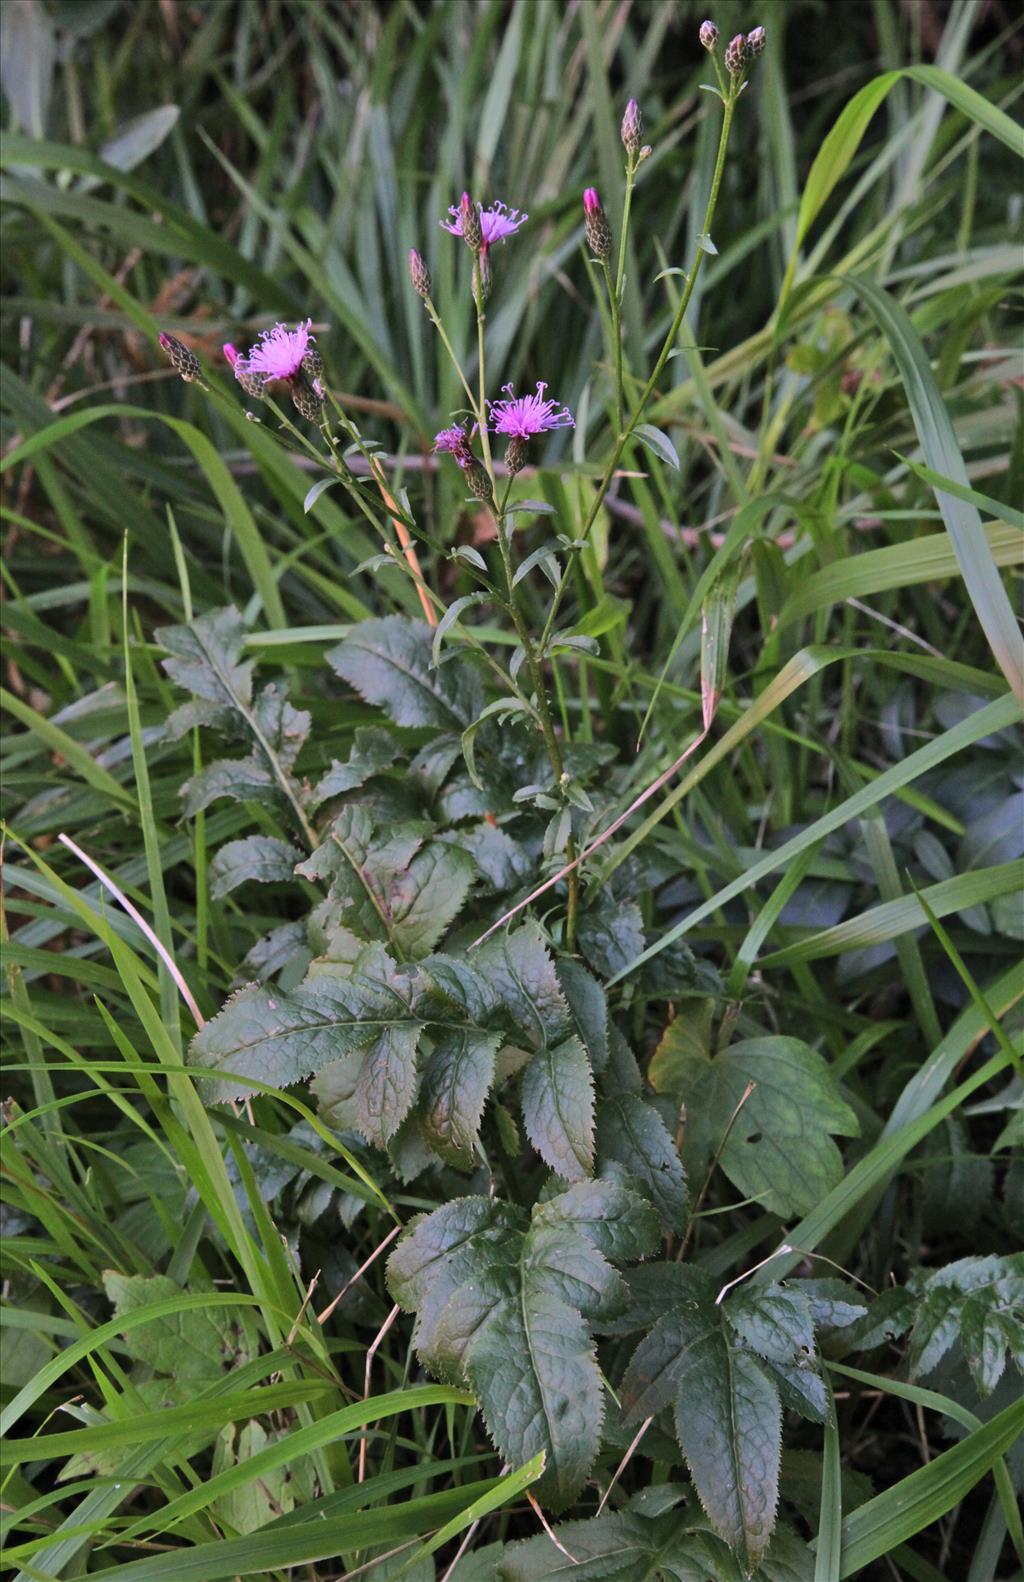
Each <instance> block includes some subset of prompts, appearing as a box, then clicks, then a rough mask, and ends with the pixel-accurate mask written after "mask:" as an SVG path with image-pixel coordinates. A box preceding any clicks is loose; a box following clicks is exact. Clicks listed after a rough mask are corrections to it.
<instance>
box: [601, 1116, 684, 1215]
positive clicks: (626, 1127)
mask: <svg viewBox="0 0 1024 1582" xmlns="http://www.w3.org/2000/svg"><path fill="white" fill-rule="evenodd" d="M597 1153H598V1161H599V1163H600V1164H602V1165H603V1164H604V1162H605V1161H607V1160H614V1161H616V1162H617V1163H618V1164H620V1165H622V1166H623V1168H624V1169H625V1170H626V1171H628V1173H629V1174H630V1175H631V1176H634V1177H635V1178H636V1180H637V1181H638V1182H639V1183H640V1185H641V1186H642V1188H643V1190H644V1192H645V1193H646V1194H647V1196H649V1198H650V1200H651V1202H652V1203H653V1204H654V1207H655V1208H656V1209H657V1211H658V1216H659V1218H660V1219H661V1223H662V1225H663V1226H664V1228H665V1230H666V1231H673V1230H680V1229H681V1228H682V1225H683V1222H684V1220H685V1218H686V1176H685V1174H684V1172H683V1165H682V1161H681V1159H680V1158H679V1153H678V1151H677V1149H676V1146H675V1143H674V1142H673V1141H672V1138H671V1137H670V1135H669V1133H668V1131H667V1129H666V1127H665V1123H664V1121H663V1120H662V1119H661V1116H660V1115H659V1114H658V1112H657V1110H656V1109H654V1108H653V1106H652V1105H650V1104H647V1103H645V1101H644V1100H643V1099H642V1098H640V1096H639V1095H638V1094H635V1093H626V1092H622V1093H616V1094H614V1095H613V1096H612V1097H610V1098H606V1099H603V1100H602V1102H601V1104H600V1106H599V1107H598V1116H597Z"/></svg>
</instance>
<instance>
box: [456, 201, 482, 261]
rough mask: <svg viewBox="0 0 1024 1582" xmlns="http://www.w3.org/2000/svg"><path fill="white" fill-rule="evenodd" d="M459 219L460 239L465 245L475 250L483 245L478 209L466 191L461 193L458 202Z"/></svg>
mask: <svg viewBox="0 0 1024 1582" xmlns="http://www.w3.org/2000/svg"><path fill="white" fill-rule="evenodd" d="M459 220H460V222H461V227H462V240H463V241H464V242H465V243H466V246H467V247H471V248H472V249H473V251H474V253H475V252H478V251H479V249H480V248H481V247H482V246H483V241H484V233H483V230H482V229H481V226H480V210H479V209H478V208H477V206H476V204H475V203H474V202H473V200H472V198H471V197H470V195H469V193H468V192H464V193H463V194H462V199H461V201H460V203H459Z"/></svg>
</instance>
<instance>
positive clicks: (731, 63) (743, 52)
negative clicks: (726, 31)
mask: <svg viewBox="0 0 1024 1582" xmlns="http://www.w3.org/2000/svg"><path fill="white" fill-rule="evenodd" d="M746 58H747V41H746V39H745V38H744V37H743V34H742V33H737V35H736V37H735V38H734V39H730V40H729V42H728V44H727V45H726V46H725V69H726V71H727V72H729V74H730V75H731V76H733V77H738V76H739V74H740V72H741V71H742V70H743V62H744V61H745V60H746Z"/></svg>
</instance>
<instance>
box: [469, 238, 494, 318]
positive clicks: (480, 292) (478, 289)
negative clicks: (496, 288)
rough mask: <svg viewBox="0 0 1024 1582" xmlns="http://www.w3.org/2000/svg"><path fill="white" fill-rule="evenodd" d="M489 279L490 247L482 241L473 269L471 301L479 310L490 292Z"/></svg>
mask: <svg viewBox="0 0 1024 1582" xmlns="http://www.w3.org/2000/svg"><path fill="white" fill-rule="evenodd" d="M491 279H492V277H491V249H490V248H489V247H488V246H487V243H486V242H484V243H483V245H482V246H481V248H480V251H479V252H478V253H477V255H476V268H475V269H474V271H473V301H474V302H475V303H476V305H477V307H478V308H479V309H481V311H482V310H483V306H484V303H485V302H486V301H487V298H488V297H489V296H490V294H491Z"/></svg>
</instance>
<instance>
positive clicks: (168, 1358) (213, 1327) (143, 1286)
mask: <svg viewBox="0 0 1024 1582" xmlns="http://www.w3.org/2000/svg"><path fill="white" fill-rule="evenodd" d="M103 1289H104V1291H105V1292H106V1294H107V1299H108V1301H110V1302H111V1303H112V1304H113V1308H114V1312H115V1313H116V1314H117V1316H118V1317H119V1318H120V1317H123V1316H124V1315H125V1314H127V1313H132V1312H134V1311H135V1310H136V1309H138V1308H140V1307H149V1306H151V1305H152V1304H153V1303H155V1302H162V1301H164V1300H166V1299H167V1298H168V1297H176V1296H181V1294H182V1287H181V1286H180V1285H178V1284H177V1283H176V1282H175V1281H174V1280H171V1279H169V1278H168V1277H167V1276H166V1275H163V1274H155V1275H126V1274H118V1273H116V1272H115V1271H114V1270H112V1269H107V1270H106V1271H105V1272H104V1274H103ZM124 1344H125V1346H126V1348H127V1350H128V1352H129V1354H130V1355H131V1356H133V1357H134V1358H135V1359H136V1361H138V1362H143V1363H145V1364H147V1366H148V1367H151V1368H154V1369H155V1370H156V1372H157V1373H165V1374H168V1375H169V1376H170V1377H171V1378H173V1379H183V1378H187V1379H191V1380H199V1379H207V1380H212V1379H220V1378H223V1376H224V1370H225V1367H230V1366H232V1365H233V1364H234V1363H235V1362H236V1361H238V1360H240V1358H241V1356H242V1350H241V1346H242V1343H241V1333H240V1330H239V1327H238V1323H237V1321H236V1319H234V1318H233V1317H232V1316H231V1315H230V1314H229V1313H228V1312H227V1311H226V1310H225V1309H224V1308H201V1307H196V1308H189V1309H188V1310H187V1311H185V1312H181V1313H172V1314H170V1315H168V1316H166V1317H164V1318H155V1319H153V1321H152V1322H151V1323H147V1324H143V1325H141V1326H140V1327H139V1328H137V1329H133V1330H131V1331H130V1333H129V1334H128V1335H126V1337H125V1341H124Z"/></svg>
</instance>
